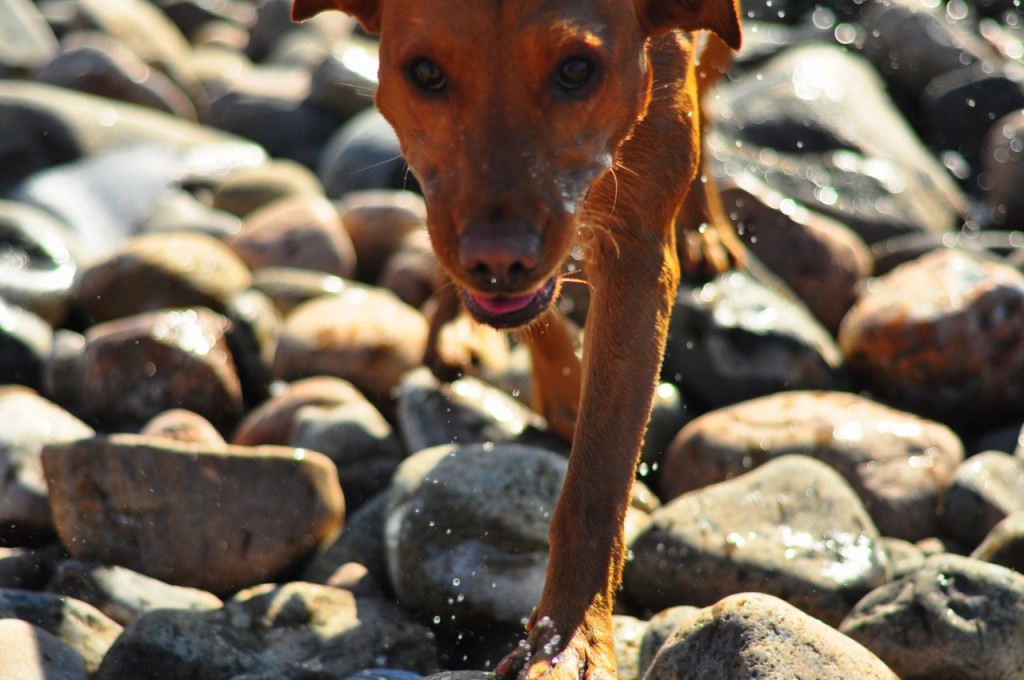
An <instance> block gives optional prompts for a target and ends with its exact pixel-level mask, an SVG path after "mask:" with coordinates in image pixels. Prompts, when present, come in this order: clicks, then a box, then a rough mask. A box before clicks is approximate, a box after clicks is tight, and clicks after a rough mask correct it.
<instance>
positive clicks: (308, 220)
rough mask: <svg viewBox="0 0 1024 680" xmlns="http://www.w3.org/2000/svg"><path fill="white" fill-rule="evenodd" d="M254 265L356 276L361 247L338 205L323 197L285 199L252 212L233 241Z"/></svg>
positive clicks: (303, 196)
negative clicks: (344, 224)
mask: <svg viewBox="0 0 1024 680" xmlns="http://www.w3.org/2000/svg"><path fill="white" fill-rule="evenodd" d="M228 245H229V246H231V248H232V249H233V250H234V251H235V252H236V253H238V255H239V256H240V257H241V258H242V260H243V261H244V262H245V263H246V264H247V265H248V266H249V268H250V269H261V268H263V267H292V268H296V269H314V270H316V271H322V272H326V273H328V274H334V275H335V276H342V277H350V276H352V274H353V273H354V272H355V267H356V262H355V251H354V250H353V248H352V241H351V239H350V238H349V236H348V233H347V232H346V231H345V230H344V229H343V228H342V226H341V220H340V218H339V217H338V213H337V211H336V210H335V209H334V206H333V205H332V204H331V202H330V201H328V200H327V199H326V198H324V197H323V196H317V195H314V194H303V195H296V196H291V197H288V198H282V199H280V200H278V201H274V202H273V203H270V204H268V205H265V206H263V207H261V208H258V209H256V210H254V211H253V212H251V213H249V215H248V216H247V217H246V219H245V223H244V224H243V226H242V231H241V232H240V233H239V234H237V235H236V236H234V237H232V238H230V239H229V240H228Z"/></svg>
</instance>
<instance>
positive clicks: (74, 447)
mask: <svg viewBox="0 0 1024 680" xmlns="http://www.w3.org/2000/svg"><path fill="white" fill-rule="evenodd" d="M43 466H44V469H45V471H46V477H47V481H48V482H49V485H50V503H51V507H52V509H53V514H54V523H55V524H56V526H57V532H58V533H59V535H60V537H61V540H62V542H63V543H64V545H65V546H67V548H68V550H69V551H70V552H71V554H72V555H73V556H74V557H75V558H77V559H79V560H83V561H90V560H96V561H99V562H102V563H104V564H117V565H121V566H124V567H127V568H129V569H132V570H134V571H138V572H140V573H143V574H146V575H147V576H151V577H153V578H157V579H159V580H161V581H165V582H167V583H170V584H173V585H179V586H186V587H191V588H199V589H202V590H208V591H210V592H212V593H215V594H222V593H230V592H234V591H236V590H238V589H239V588H243V587H246V586H250V585H253V584H256V583H260V582H264V581H267V580H269V579H272V578H274V577H277V576H279V575H281V574H283V573H284V572H285V571H287V570H288V569H289V568H292V567H295V566H296V565H297V564H299V563H300V562H301V561H302V560H303V559H304V558H306V557H308V556H309V554H310V553H311V552H312V551H313V550H314V549H315V548H316V547H317V545H318V544H319V543H321V542H322V541H323V540H324V539H326V538H327V537H329V536H331V535H332V534H333V533H334V532H335V531H337V530H338V529H339V528H340V526H341V523H342V518H343V514H344V501H343V499H342V495H341V488H340V486H339V485H338V480H337V473H336V472H335V469H334V466H333V465H332V464H331V462H330V461H329V460H327V458H326V457H325V456H323V455H322V454H320V453H317V452H315V451H301V450H295V449H287V448H284V447H259V448H246V447H238V446H226V447H225V446H222V447H214V448H210V447H203V446H199V445H188V444H183V443H180V442H173V441H170V440H166V439H155V438H154V439H147V438H143V437H138V436H133V435H112V436H109V437H97V438H94V439H85V440H80V441H78V442H74V443H70V444H66V445H58V446H51V447H48V448H47V449H45V450H44V452H43ZM182 489H188V490H189V493H188V494H183V493H182V492H181V490H182ZM279 499H288V502H287V503H286V504H284V505H282V504H281V503H280V502H279Z"/></svg>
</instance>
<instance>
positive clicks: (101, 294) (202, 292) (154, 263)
mask: <svg viewBox="0 0 1024 680" xmlns="http://www.w3.org/2000/svg"><path fill="white" fill-rule="evenodd" d="M251 281H252V276H251V274H250V273H249V269H248V268H247V267H246V266H245V264H244V263H243V262H242V260H241V259H240V258H239V257H238V256H237V255H235V253H233V252H232V251H231V250H230V249H229V248H228V247H227V246H225V245H224V244H223V243H221V242H220V241H218V240H217V239H215V238H213V237H211V236H207V235H205V234H188V233H181V234H152V235H146V236H139V237H137V238H134V239H132V240H131V241H129V242H128V243H126V244H125V245H124V246H123V247H122V248H120V249H118V250H117V251H116V252H115V253H114V254H113V255H112V256H110V257H109V258H106V259H104V260H101V261H99V262H96V263H95V264H93V265H92V266H89V267H87V268H86V269H85V270H83V271H82V274H81V276H80V277H79V279H78V281H77V282H76V285H75V289H76V293H77V296H78V299H79V301H80V303H81V305H82V306H83V308H84V310H85V313H86V314H88V315H89V317H90V318H92V319H95V320H96V321H108V320H110V319H117V318H120V317H125V316H129V315H132V314H139V313H140V312H149V311H153V310H158V309H165V308H171V307H196V306H202V307H208V308H209V309H212V310H213V311H215V312H220V313H223V311H224V310H225V307H226V305H227V302H228V300H229V299H230V298H231V296H233V295H235V294H237V293H239V292H240V291H242V290H244V289H245V288H246V287H247V286H248V285H249V284H250V282H251Z"/></svg>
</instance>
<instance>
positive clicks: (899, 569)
mask: <svg viewBox="0 0 1024 680" xmlns="http://www.w3.org/2000/svg"><path fill="white" fill-rule="evenodd" d="M882 547H883V548H885V552H886V554H887V555H888V556H889V565H890V567H892V579H893V580H894V581H895V580H896V579H901V578H903V577H904V576H906V575H907V574H909V573H911V572H914V571H917V569H919V568H920V567H921V565H923V564H924V559H925V553H924V550H922V549H921V548H919V547H918V546H916V545H914V544H913V543H910V542H908V541H904V540H902V539H899V538H891V537H889V536H883V537H882Z"/></svg>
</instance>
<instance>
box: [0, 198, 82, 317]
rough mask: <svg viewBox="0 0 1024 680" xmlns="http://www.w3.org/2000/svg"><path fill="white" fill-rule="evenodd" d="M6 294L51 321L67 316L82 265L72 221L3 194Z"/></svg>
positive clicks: (2, 288) (1, 277) (0, 227)
mask: <svg viewBox="0 0 1024 680" xmlns="http://www.w3.org/2000/svg"><path fill="white" fill-rule="evenodd" d="M0 243H2V245H3V248H4V252H5V253H7V255H6V256H5V257H4V259H3V262H2V263H0V297H3V299H4V300H6V301H7V302H9V303H12V304H15V305H18V306H20V307H23V308H24V309H27V310H28V311H30V312H32V313H34V314H37V315H38V316H40V317H41V318H43V319H44V320H45V321H46V322H48V323H49V324H51V325H57V324H58V323H60V322H61V321H63V319H64V316H65V314H66V312H67V309H68V306H69V304H70V302H71V288H72V284H73V282H74V279H75V273H76V272H77V270H78V265H77V262H76V257H75V255H76V254H75V253H73V252H72V248H73V243H74V239H73V238H72V237H71V233H70V231H69V230H68V228H67V226H66V225H64V224H61V222H60V221H59V220H57V219H56V218H54V217H53V216H52V215H50V214H49V213H47V212H45V211H43V210H40V209H39V208H36V207H33V206H31V205H26V204H24V203H19V202H16V201H4V200H0Z"/></svg>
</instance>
